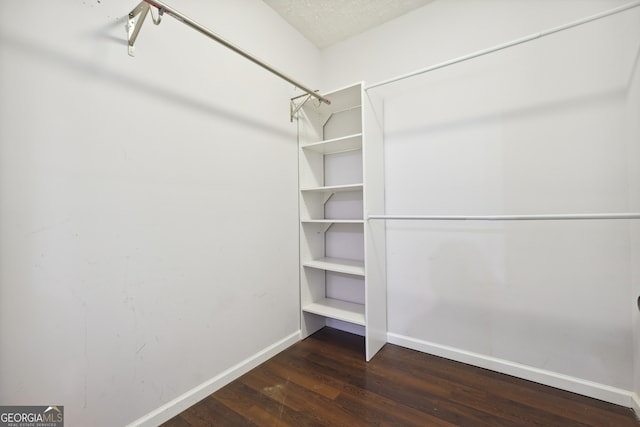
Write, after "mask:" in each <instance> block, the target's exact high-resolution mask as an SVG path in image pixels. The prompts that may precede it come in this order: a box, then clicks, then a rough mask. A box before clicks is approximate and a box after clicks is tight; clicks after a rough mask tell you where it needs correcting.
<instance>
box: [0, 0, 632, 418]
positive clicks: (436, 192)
mask: <svg viewBox="0 0 640 427" xmlns="http://www.w3.org/2000/svg"><path fill="white" fill-rule="evenodd" d="M289 3H297V7H301V5H300V3H302V2H289ZM321 3H322V4H324V5H326V6H325V9H324V10H323V11H322V12H323V13H324V14H326V15H327V17H332V16H336V17H340V19H342V21H340V22H344V23H347V24H348V25H353V26H354V28H355V26H356V25H357V24H359V22H358V15H357V14H354V12H353V11H351V12H349V11H350V10H351V9H350V7H346V6H345V7H344V9H343V10H341V9H340V7H337V6H335V5H334V6H332V5H331V4H332V2H329V1H327V2H321ZM338 3H339V2H338ZM353 3H358V4H362V5H361V6H360V7H361V8H366V7H371V8H374V7H380V8H381V10H385V8H386V9H387V10H386V12H385V13H388V17H387V18H386V20H385V19H382V20H381V21H379V22H375V24H372V26H371V27H370V28H359V29H357V30H353V31H352V32H348V31H345V33H344V34H343V36H342V38H338V39H333V40H329V39H328V36H329V32H330V31H329V30H336V28H330V26H327V27H326V28H327V31H326V33H327V34H324V36H327V37H324V38H323V37H321V38H318V39H314V38H313V36H312V35H311V32H310V31H309V32H307V31H305V28H304V25H305V23H304V22H305V21H304V19H305V18H307V19H310V18H309V17H310V16H313V15H312V14H311V13H310V12H300V11H299V12H292V10H295V8H294V6H292V5H291V4H289V5H288V4H287V2H284V1H271V0H243V1H232V0H220V1H207V2H205V1H199V0H182V1H179V2H178V1H175V0H174V1H170V0H166V2H164V1H163V2H161V1H157V0H145V1H142V2H140V3H139V4H138V2H137V1H133V2H131V1H125V0H117V1H108V2H107V1H99V0H97V1H96V0H84V1H74V2H70V1H66V0H49V1H47V2H35V1H18V0H9V1H2V2H0V406H1V405H32V404H33V405H36V404H37V405H40V404H41V405H56V404H57V405H60V406H64V414H65V418H66V419H67V420H66V421H67V424H68V425H70V426H71V425H91V426H97V427H101V426H113V425H130V426H154V425H158V424H161V423H162V422H164V421H166V420H168V419H170V418H171V417H173V416H175V415H176V414H178V413H180V412H181V411H183V410H185V409H186V408H188V407H189V406H191V405H193V404H194V403H196V402H198V401H199V400H201V399H203V398H204V397H206V396H207V395H209V394H211V393H213V392H214V391H216V390H218V389H220V388H221V387H223V386H224V385H226V384H228V383H229V382H230V381H232V380H234V379H236V378H238V377H240V376H241V375H242V374H244V373H246V372H248V371H249V370H251V369H252V368H254V367H256V366H258V365H259V364H261V363H262V362H264V361H266V360H268V359H269V358H271V357H272V356H274V355H276V354H278V353H279V352H281V351H282V350H284V349H286V348H288V347H290V346H291V345H293V344H294V343H296V342H298V341H300V340H303V339H305V338H307V337H308V336H310V335H311V334H313V333H315V332H316V331H318V330H320V329H321V328H323V327H331V328H336V329H341V330H343V331H347V332H349V333H352V334H357V335H362V336H364V340H365V350H364V352H363V354H362V358H363V359H364V360H366V361H370V360H374V359H375V357H376V353H377V352H378V351H379V350H380V349H381V348H382V347H383V346H384V345H385V344H394V345H399V346H403V347H407V348H410V349H413V350H417V351H420V352H423V353H428V354H432V355H437V356H442V357H445V358H447V359H452V360H455V361H461V362H464V363H467V364H470V365H474V366H478V367H482V368H487V369H490V370H494V371H497V372H501V373H506V374H509V375H513V376H516V377H520V378H524V379H527V380H532V381H535V382H537V383H541V384H545V385H549V386H553V387H557V388H560V389H563V390H568V391H571V392H575V393H578V394H582V395H585V396H589V397H593V398H596V399H600V400H603V401H606V402H610V403H614V404H617V405H622V406H624V407H627V408H633V409H634V410H635V411H636V414H640V397H639V395H640V2H638V1H630V0H565V1H562V2H559V1H533V0H479V1H477V0H431V1H418V2H416V3H415V4H414V6H413V7H409V8H406V9H401V7H403V6H402V5H401V4H402V3H403V2H401V1H397V2H396V1H391V2H377V1H375V0H371V1H370V2H366V1H365V2H353ZM380 3H386V5H385V6H384V7H383V6H380ZM404 3H407V4H408V3H411V2H404ZM350 6H353V4H351V5H350ZM394 8H395V9H397V10H396V12H397V13H395V14H393V13H392V9H394ZM371 10H372V12H371V14H372V15H374V13H373V10H374V9H371ZM341 12H342V13H343V15H342V16H341V15H340V13H341ZM305 13H309V14H308V15H305ZM348 13H351V15H349V16H347V14H348ZM331 14H335V15H331ZM314 19H315V18H314ZM336 19H337V18H335V19H334V21H335V20H336ZM308 22H310V21H308ZM335 22H337V21H335ZM143 24H144V25H143ZM154 24H155V25H154ZM347 24H345V25H347ZM300 25H302V27H300ZM307 25H309V26H310V25H311V24H307ZM338 30H341V29H339V28H338Z"/></svg>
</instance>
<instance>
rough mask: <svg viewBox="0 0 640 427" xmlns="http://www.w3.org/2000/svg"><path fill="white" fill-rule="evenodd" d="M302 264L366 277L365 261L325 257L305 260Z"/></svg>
mask: <svg viewBox="0 0 640 427" xmlns="http://www.w3.org/2000/svg"><path fill="white" fill-rule="evenodd" d="M302 265H304V266H305V267H311V268H317V269H320V270H326V271H335V272H336V273H346V274H352V275H354V276H362V277H364V261H353V260H349V259H339V258H327V257H323V258H318V259H313V260H310V261H306V262H303V263H302Z"/></svg>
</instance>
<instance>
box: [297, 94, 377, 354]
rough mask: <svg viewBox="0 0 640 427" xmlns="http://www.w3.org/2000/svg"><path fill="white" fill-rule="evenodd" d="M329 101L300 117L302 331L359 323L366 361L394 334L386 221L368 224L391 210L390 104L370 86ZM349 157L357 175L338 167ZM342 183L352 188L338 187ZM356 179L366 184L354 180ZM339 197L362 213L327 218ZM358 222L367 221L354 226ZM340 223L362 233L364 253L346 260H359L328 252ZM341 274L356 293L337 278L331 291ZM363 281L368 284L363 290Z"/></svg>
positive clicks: (354, 211) (311, 105)
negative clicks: (385, 127) (386, 110)
mask: <svg viewBox="0 0 640 427" xmlns="http://www.w3.org/2000/svg"><path fill="white" fill-rule="evenodd" d="M326 96H327V97H328V96H330V97H331V101H332V103H331V105H324V104H320V103H317V102H313V101H311V102H308V103H306V104H305V105H304V106H302V107H301V108H300V109H299V111H298V114H297V118H298V145H299V190H300V197H299V199H300V220H301V221H300V304H301V332H302V337H303V338H306V337H307V336H309V335H311V334H313V333H314V332H316V331H317V330H319V329H320V328H322V327H324V326H325V325H327V324H335V321H340V322H347V324H352V325H355V328H356V329H357V330H360V331H364V335H365V342H366V345H365V347H366V354H365V357H366V360H367V361H369V360H371V358H372V357H373V356H374V355H375V354H376V353H377V352H378V351H379V350H380V348H382V346H383V345H384V344H385V343H386V335H387V300H386V268H385V222H384V221H371V223H369V222H368V221H366V220H365V218H366V217H367V214H368V213H369V212H384V150H383V134H382V124H383V123H382V119H383V117H382V112H383V110H382V101H380V100H375V101H374V100H372V99H371V98H370V95H368V94H367V93H366V92H365V91H364V84H363V83H358V84H355V85H351V86H347V87H345V88H342V89H339V90H336V91H333V92H331V93H328V94H326ZM349 152H352V153H349ZM343 153H345V154H347V155H348V156H349V157H348V159H349V160H348V164H347V167H352V168H351V171H345V170H344V169H338V170H337V169H336V168H335V163H334V164H333V166H332V165H331V161H332V159H334V160H335V157H334V156H336V155H338V156H340V155H342V154H343ZM341 161H344V160H341ZM352 162H355V163H352ZM342 165H344V163H340V166H341V167H342ZM360 170H361V171H362V173H361V177H360V176H359V175H360V172H359V171H360ZM336 171H337V172H336ZM348 172H351V173H348ZM325 174H328V175H327V176H325ZM341 174H342V175H343V176H339V175H341ZM336 178H338V180H340V179H343V180H346V181H349V182H338V183H336V182H335V180H336ZM354 179H357V181H358V182H352V181H353V180H354ZM336 191H338V192H348V194H353V198H355V200H356V201H357V200H358V199H360V198H361V201H362V209H360V207H354V206H357V205H353V204H350V205H345V207H344V211H341V210H340V209H337V210H334V212H333V213H334V215H335V212H337V213H338V215H337V216H331V218H327V217H326V216H325V213H326V212H325V211H326V204H327V201H328V200H329V198H330V196H331V195H332V194H334V193H335V192H336ZM349 197H352V196H349ZM356 217H357V218H361V219H360V220H357V219H355V220H354V218H356ZM332 224H344V225H342V226H341V227H345V226H349V227H356V229H359V230H360V231H358V232H357V233H356V235H358V237H357V238H356V240H351V241H350V243H351V242H354V243H356V246H360V249H357V250H356V252H357V253H353V254H346V256H347V257H350V258H351V259H337V258H332V257H334V255H332V254H331V253H327V250H328V251H329V252H331V247H332V245H331V244H329V245H328V243H327V242H328V240H327V239H328V237H327V236H328V234H329V233H331V232H332V231H331V230H332V228H331V225H332ZM349 224H351V225H349ZM332 236H333V234H332ZM327 245H328V246H327ZM333 247H334V249H335V243H334V245H333ZM339 252H342V251H339ZM343 255H344V254H340V256H343ZM362 257H364V259H362ZM335 272H337V273H338V274H347V275H349V276H350V277H352V278H353V279H354V280H355V281H351V282H349V283H345V286H350V290H347V289H346V288H343V287H342V286H343V284H342V283H338V288H337V290H336V282H335V281H334V280H332V283H331V292H328V290H327V289H328V286H327V284H328V283H329V282H328V276H329V275H331V274H335ZM358 281H360V282H361V283H362V287H361V288H360V289H359V288H358V287H359V286H360V285H359V283H358ZM353 283H356V285H355V286H356V288H355V289H356V290H357V291H358V293H359V294H358V296H357V298H356V299H358V300H359V303H355V302H353V301H354V300H353V299H352V300H349V298H350V297H351V298H353V297H354V295H349V292H353V289H354V287H353V286H354V285H353ZM342 291H344V293H343V294H341V292H342ZM329 293H331V295H328V294H329ZM360 297H362V298H360ZM362 302H364V304H363V303H362ZM358 328H359V329H358Z"/></svg>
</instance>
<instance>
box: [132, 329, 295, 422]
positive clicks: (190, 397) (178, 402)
mask: <svg viewBox="0 0 640 427" xmlns="http://www.w3.org/2000/svg"><path fill="white" fill-rule="evenodd" d="M298 341H300V331H297V332H294V333H292V334H291V335H289V336H287V337H285V338H283V339H281V340H280V341H278V342H276V343H275V344H272V345H270V346H269V347H267V348H265V349H263V350H261V351H259V352H258V353H256V354H254V355H253V356H251V357H249V358H247V359H245V360H243V361H242V362H240V363H238V364H237V365H235V366H232V367H231V368H229V369H227V370H226V371H223V372H221V373H220V374H218V375H216V376H215V377H213V378H211V379H210V380H208V381H205V382H204V383H202V384H200V385H198V386H196V387H194V388H192V389H191V390H189V391H187V392H186V393H183V394H182V395H180V396H178V397H176V398H175V399H173V400H171V401H170V402H167V403H165V404H164V405H162V406H161V407H159V408H158V409H156V410H154V411H152V412H150V413H148V414H147V415H145V416H143V417H141V418H138V419H137V420H135V421H133V422H132V423H130V424H128V425H127V427H152V426H153V427H155V426H158V425H160V424H162V423H164V422H165V421H168V420H170V419H171V418H173V417H175V416H176V415H178V414H179V413H180V412H182V411H184V410H185V409H187V408H189V407H190V406H192V405H194V404H196V403H198V402H199V401H201V400H202V399H204V398H205V397H207V396H209V395H210V394H211V393H213V392H215V391H217V390H219V389H220V388H222V387H224V386H225V385H227V384H229V383H230V382H231V381H233V380H235V379H236V378H239V377H241V376H242V375H244V374H246V373H247V372H249V371H250V370H252V369H253V368H255V367H256V366H258V365H260V364H261V363H263V362H265V361H267V360H269V359H270V358H271V357H273V356H275V355H276V354H278V353H280V352H281V351H283V350H285V349H286V348H288V347H290V346H292V345H293V344H295V343H297V342H298Z"/></svg>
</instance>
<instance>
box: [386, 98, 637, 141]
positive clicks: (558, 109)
mask: <svg viewBox="0 0 640 427" xmlns="http://www.w3.org/2000/svg"><path fill="white" fill-rule="evenodd" d="M627 92H628V91H627V89H625V88H620V89H616V90H612V91H608V92H604V93H596V94H588V95H585V96H580V97H575V98H573V99H565V100H561V101H554V102H549V103H545V104H538V105H531V106H527V107H523V108H516V109H511V110H506V111H493V112H488V113H483V114H477V115H474V116H473V117H460V118H456V119H453V120H449V121H446V122H441V123H434V124H429V123H428V122H427V121H425V125H423V126H419V127H404V128H402V129H401V130H395V131H388V132H385V138H389V137H391V138H394V137H402V136H414V135H422V136H424V134H428V133H438V132H445V131H448V130H453V129H456V130H460V129H464V128H471V127H474V126H479V125H485V124H490V123H493V122H495V121H496V119H499V120H506V119H512V120H515V119H524V118H527V117H528V116H532V115H539V114H545V115H552V114H554V113H562V112H566V111H568V110H571V109H575V108H584V107H585V106H588V105H597V104H602V103H607V102H616V101H620V100H623V99H624V97H625V96H626V95H627Z"/></svg>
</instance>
